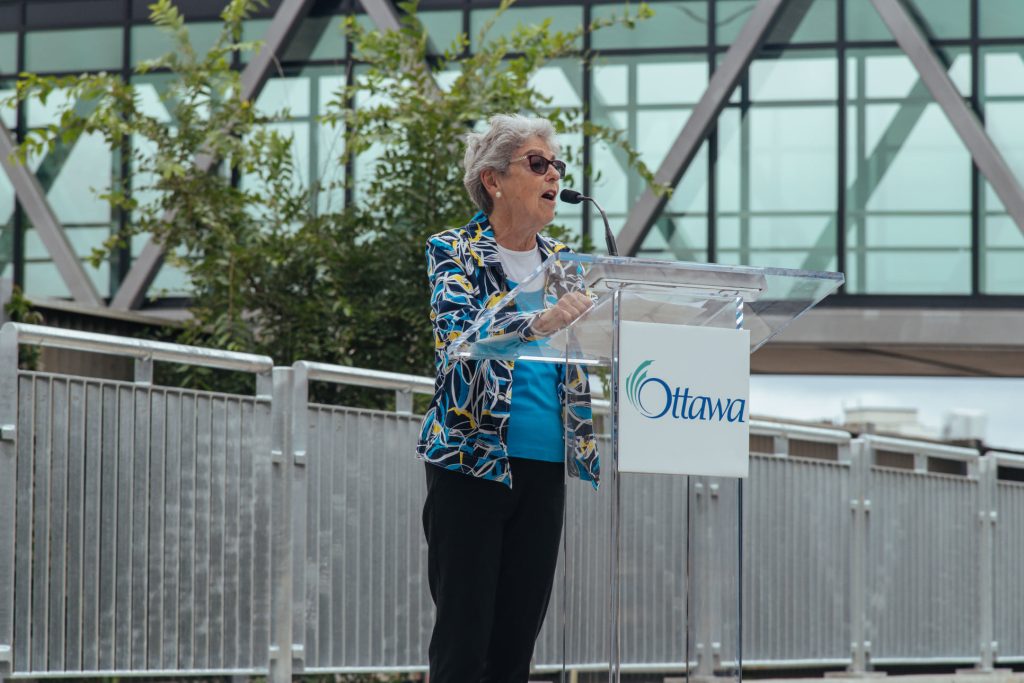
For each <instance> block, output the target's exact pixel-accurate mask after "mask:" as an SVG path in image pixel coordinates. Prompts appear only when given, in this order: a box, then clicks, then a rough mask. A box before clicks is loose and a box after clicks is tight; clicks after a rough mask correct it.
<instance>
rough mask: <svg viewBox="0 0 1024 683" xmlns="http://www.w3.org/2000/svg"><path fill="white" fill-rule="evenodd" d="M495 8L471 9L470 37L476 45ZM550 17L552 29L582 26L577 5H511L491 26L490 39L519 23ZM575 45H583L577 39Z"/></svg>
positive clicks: (581, 17) (572, 28)
mask: <svg viewBox="0 0 1024 683" xmlns="http://www.w3.org/2000/svg"><path fill="white" fill-rule="evenodd" d="M496 14H497V10H473V12H472V13H471V14H470V34H471V36H470V39H471V40H472V44H473V46H474V47H477V44H478V39H479V33H480V30H481V29H482V28H483V27H484V25H485V24H486V23H487V22H488V21H490V20H491V19H493V18H494V16H495V15H496ZM547 19H551V30H552V31H566V32H568V31H574V30H576V29H579V28H580V27H581V26H583V8H582V7H579V6H557V7H513V8H512V9H509V10H507V11H505V12H504V13H503V14H502V15H501V17H499V18H498V19H497V20H496V21H495V23H494V26H493V27H491V29H490V32H489V34H488V35H489V36H490V37H491V39H494V38H497V37H499V36H507V35H510V34H511V33H512V32H513V31H514V30H515V29H516V27H517V26H519V25H521V24H522V25H527V26H529V25H535V24H540V23H542V22H543V21H545V20H547ZM577 45H578V46H579V47H582V46H583V41H582V40H578V41H577Z"/></svg>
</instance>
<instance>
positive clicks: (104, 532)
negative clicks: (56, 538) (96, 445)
mask: <svg viewBox="0 0 1024 683" xmlns="http://www.w3.org/2000/svg"><path fill="white" fill-rule="evenodd" d="M102 402H103V428H102V432H101V434H100V439H101V450H102V453H101V457H102V459H103V466H102V477H101V482H100V488H101V491H102V494H101V502H100V555H99V559H100V563H99V583H100V591H99V597H100V599H99V652H98V660H99V661H98V668H99V669H100V670H101V671H110V670H112V669H113V668H114V656H115V651H116V649H117V633H116V621H117V618H116V613H115V600H116V597H117V512H118V511H117V508H118V503H119V497H118V491H119V490H120V488H119V487H118V471H117V470H118V448H117V436H118V434H119V432H120V420H121V416H120V412H119V411H118V391H117V387H116V386H113V385H110V384H104V385H103V388H102Z"/></svg>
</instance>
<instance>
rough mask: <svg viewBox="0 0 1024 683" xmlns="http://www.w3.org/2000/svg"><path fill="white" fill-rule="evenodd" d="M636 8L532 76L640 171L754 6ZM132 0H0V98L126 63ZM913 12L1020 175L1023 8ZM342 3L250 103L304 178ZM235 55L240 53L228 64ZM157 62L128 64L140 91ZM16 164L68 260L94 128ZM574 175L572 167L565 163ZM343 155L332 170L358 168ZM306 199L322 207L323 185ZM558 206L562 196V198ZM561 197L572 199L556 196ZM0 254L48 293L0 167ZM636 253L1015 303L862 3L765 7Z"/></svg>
mask: <svg viewBox="0 0 1024 683" xmlns="http://www.w3.org/2000/svg"><path fill="white" fill-rule="evenodd" d="M177 4H178V5H179V7H180V8H181V10H182V12H183V13H184V14H185V16H186V17H188V18H189V19H190V20H191V23H190V27H191V32H192V36H193V39H194V41H195V42H196V44H197V45H198V46H200V47H202V46H203V45H204V44H209V43H210V42H212V40H213V38H214V36H215V32H216V30H217V28H218V22H217V21H216V14H217V11H218V10H219V8H220V6H222V4H223V3H220V2H213V1H203V2H201V1H199V0H182V1H181V2H178V3H177ZM649 4H650V6H651V7H652V8H653V9H654V11H655V17H654V19H651V20H648V21H641V22H639V23H638V24H637V26H636V28H635V29H633V30H629V29H626V28H619V27H615V28H609V29H603V30H600V31H598V32H595V33H593V34H587V35H585V36H584V38H583V39H582V41H581V43H580V49H581V50H594V51H596V52H597V57H596V58H595V59H594V60H592V62H590V63H588V64H586V65H584V64H582V63H581V62H580V61H579V60H565V61H564V62H559V63H556V64H552V65H549V66H547V67H545V68H544V69H543V70H542V71H541V73H539V74H538V76H537V85H538V86H539V87H540V88H541V89H542V90H543V91H544V92H546V93H547V94H549V95H550V96H551V97H552V98H553V105H554V106H575V107H581V106H583V105H586V112H587V114H586V115H587V116H590V117H592V118H593V119H594V120H596V121H600V122H602V123H607V124H611V125H613V126H615V127H617V128H621V129H623V130H624V131H626V133H627V136H628V139H629V141H630V142H631V143H632V144H633V145H634V146H635V147H636V148H637V149H638V150H639V151H640V152H641V155H642V158H643V159H644V161H645V162H646V163H647V164H648V165H649V166H651V167H652V169H656V168H657V167H658V166H659V164H661V162H662V161H663V159H664V157H665V154H666V152H667V151H668V149H669V147H670V146H671V145H672V143H673V142H674V141H675V139H676V137H677V136H678V134H679V132H680V131H681V130H682V127H683V125H684V123H685V122H686V120H687V118H688V117H689V116H690V114H691V113H692V111H693V108H694V106H695V105H696V104H697V102H698V101H699V100H700V98H701V95H702V94H703V92H704V90H705V89H706V87H707V85H708V81H709V77H710V74H711V72H712V70H713V69H714V68H715V66H716V65H717V64H718V63H719V62H720V61H721V60H722V58H723V56H724V54H725V51H726V50H727V49H728V48H729V46H730V44H731V43H732V41H733V40H735V39H736V37H737V36H738V34H739V32H740V29H741V28H742V26H743V24H744V22H745V21H746V19H747V18H748V17H749V16H750V13H751V10H752V9H753V7H754V5H755V4H756V2H755V0H665V1H658V0H654V1H652V2H650V3H649ZM146 5H147V2H145V1H144V0H20V1H14V2H11V1H8V2H0V92H2V94H9V92H10V89H11V87H12V86H13V82H14V80H15V78H16V75H17V73H19V72H21V71H33V72H37V73H47V74H61V73H78V72H81V71H83V70H107V71H117V72H121V73H123V74H124V75H125V76H126V77H129V76H131V68H132V66H133V65H134V64H135V63H137V62H138V61H139V60H141V59H146V58H150V57H153V56H156V55H158V54H160V53H161V52H162V51H163V50H165V49H166V48H167V47H168V43H167V42H166V39H165V38H164V37H163V36H162V35H160V33H159V32H158V31H157V30H156V29H154V28H153V27H151V26H150V25H149V24H148V21H147V16H148V9H147V8H146ZM276 5H277V3H273V2H272V3H271V5H270V7H268V8H266V9H265V10H263V11H261V13H260V14H259V15H258V16H257V17H255V18H253V19H252V20H250V21H249V22H248V24H247V26H246V36H245V37H246V38H260V37H261V36H262V35H263V33H264V32H265V31H266V29H267V26H268V25H269V23H270V20H271V17H272V16H273V12H274V10H275V8H276ZM907 5H908V7H909V8H910V9H911V10H912V11H913V14H914V18H915V20H916V21H917V22H918V24H919V25H920V27H921V28H922V29H923V31H924V32H925V34H926V35H927V36H928V37H929V39H930V40H931V42H932V46H933V47H934V48H935V50H936V52H937V53H938V54H939V56H940V58H941V59H942V60H943V62H944V63H945V65H946V67H947V69H948V73H949V76H950V78H951V79H952V81H953V82H954V83H955V85H956V86H957V88H958V89H959V91H960V93H961V95H962V96H963V97H964V99H965V101H966V102H967V103H968V104H969V105H970V106H971V107H972V108H973V109H974V111H975V112H976V113H977V114H978V116H979V118H980V119H981V120H982V122H983V124H984V127H985V130H986V131H987V133H988V135H989V136H990V138H991V139H992V141H993V142H994V143H995V145H996V147H997V148H998V149H999V150H1000V151H1001V152H1002V154H1003V156H1004V158H1005V159H1006V161H1007V163H1008V164H1009V165H1010V167H1011V169H1012V170H1013V171H1014V173H1015V175H1016V177H1017V179H1018V181H1020V180H1024V126H1021V125H1019V122H1020V121H1021V120H1024V2H1020V0H942V1H941V2H940V1H936V0H909V2H908V3H907ZM496 6H497V2H482V1H478V0H472V1H470V0H451V1H444V0H423V1H422V2H421V4H420V9H421V17H422V19H423V20H424V22H425V25H426V26H427V28H428V31H429V32H430V35H431V39H432V41H433V44H434V45H436V46H440V47H444V46H447V45H448V44H450V42H451V41H452V39H453V38H454V37H455V36H456V34H457V33H458V32H459V31H467V32H470V33H471V35H474V36H475V34H476V32H477V31H478V30H479V28H480V26H481V25H482V23H483V22H485V21H486V20H487V19H489V18H490V17H492V16H493V14H494V12H495V7H496ZM622 9H623V3H621V2H614V3H608V2H597V1H586V2H573V3H560V2H531V1H530V0H520V2H518V3H517V4H516V5H515V6H514V8H513V9H511V10H510V11H509V12H507V14H506V15H505V16H503V17H502V18H501V19H500V20H499V21H498V23H497V25H496V26H495V29H494V30H495V31H497V32H501V31H505V30H508V29H509V28H511V27H512V26H514V25H515V24H516V23H518V22H526V23H529V22H538V21H541V20H543V19H547V18H550V19H551V20H552V26H553V27H554V28H562V29H572V28H576V27H578V26H581V25H587V24H588V23H589V22H590V21H592V20H594V19H598V18H601V17H607V16H610V15H612V14H616V13H617V14H621V12H622ZM359 11H361V10H360V6H359V4H358V3H357V2H353V1H352V0H331V1H322V2H318V3H316V4H315V6H314V9H313V10H312V12H311V13H310V15H309V16H308V17H307V18H306V19H305V20H304V22H303V25H302V26H301V27H300V29H299V30H298V32H297V34H296V36H295V38H294V39H293V40H292V41H291V43H290V44H289V46H288V48H287V50H286V51H285V52H284V54H283V55H282V56H281V57H282V58H281V60H280V72H278V73H277V74H276V75H275V76H274V77H273V78H271V80H270V81H269V82H268V83H267V85H266V87H265V88H264V89H263V91H262V94H261V95H260V98H259V105H260V106H261V107H265V108H267V109H268V110H275V111H276V110H279V109H281V108H284V107H287V108H288V109H289V111H290V116H291V118H290V120H289V121H288V122H286V123H281V124H278V125H280V126H281V127H282V129H284V130H287V131H288V132H290V133H291V134H292V135H293V136H294V141H295V154H296V157H297V159H298V160H299V162H300V164H301V165H300V168H302V169H305V172H306V173H308V176H309V177H310V178H314V177H324V176H325V175H327V176H330V175H338V174H343V173H345V172H346V169H344V168H342V167H341V165H340V163H339V161H338V159H339V154H340V149H341V142H340V141H339V140H338V139H336V134H335V133H333V132H332V131H329V130H328V129H326V128H324V127H322V126H320V124H319V123H318V122H317V115H318V114H320V113H322V112H324V110H325V107H326V104H327V102H328V101H329V100H330V98H331V96H332V94H333V92H334V91H335V90H336V89H337V87H338V86H339V85H340V84H341V83H342V82H343V79H344V78H345V73H346V67H347V62H348V60H349V59H350V46H348V45H346V43H345V40H344V38H343V37H342V35H341V31H340V27H339V25H340V19H341V17H342V16H343V15H345V14H346V13H350V12H357V13H358V12H359ZM239 67H240V68H241V67H244V64H239ZM165 78H166V76H161V75H160V74H153V75H148V76H146V77H145V78H143V79H139V81H138V85H139V86H140V88H141V93H142V97H143V101H144V102H146V106H149V107H152V109H151V111H152V112H154V113H160V110H161V108H162V104H161V103H160V101H159V99H158V98H157V97H156V93H157V92H158V91H159V89H160V88H161V82H162V80H163V79H165ZM56 104H57V103H55V102H54V101H52V100H51V102H50V103H49V106H46V107H42V106H38V105H32V104H30V105H25V106H23V107H21V108H19V109H18V110H17V111H14V110H10V111H3V112H0V116H2V117H3V121H4V123H5V124H6V125H7V126H8V127H9V128H10V129H11V130H15V131H24V130H26V129H30V128H32V127H35V126H41V125H46V124H48V123H50V122H52V121H53V117H54V111H55V105H56ZM564 142H566V143H568V144H577V145H582V146H583V147H584V149H585V151H584V154H583V155H582V157H583V159H585V160H587V161H589V163H590V164H591V165H592V166H593V168H594V169H595V170H596V171H598V172H599V173H598V174H597V175H595V176H594V177H591V178H586V179H583V180H582V182H581V183H579V184H582V185H584V187H583V188H581V189H583V190H584V191H585V192H587V193H589V194H592V195H594V196H595V197H597V198H598V199H599V201H601V203H602V204H603V205H604V206H605V207H606V209H607V210H608V213H609V218H610V220H611V222H612V225H613V228H615V229H618V228H620V227H621V226H622V225H623V224H624V222H625V220H626V217H627V215H628V214H629V211H630V208H631V207H632V206H633V204H634V203H635V201H636V200H637V198H638V197H639V196H640V194H641V192H642V190H643V184H642V182H641V180H640V178H639V177H638V176H637V175H636V174H635V173H633V172H630V171H629V170H628V165H627V164H626V163H625V160H624V157H623V155H622V154H621V153H617V151H616V150H612V149H609V148H607V147H605V146H603V145H600V144H596V143H595V144H590V141H589V140H566V141H564ZM30 163H31V167H32V170H33V171H34V172H35V173H36V175H37V177H38V178H39V180H40V183H41V185H42V186H43V188H44V190H45V191H46V194H47V197H48V199H49V202H50V204H51V205H52V207H53V209H54V211H55V212H56V214H57V217H58V219H59V220H60V221H61V223H62V224H63V225H64V227H65V229H66V232H67V234H68V236H69V238H70V241H71V243H72V245H73V247H74V248H75V250H76V252H77V253H78V254H79V255H81V256H83V257H85V256H87V255H88V254H89V253H90V252H91V250H92V249H93V248H94V247H97V246H99V245H100V243H102V241H103V240H104V239H106V237H108V236H109V235H110V233H111V231H116V230H118V229H119V225H120V224H121V221H123V220H125V218H124V217H122V216H115V215H112V214H111V211H110V209H109V207H107V205H106V204H105V202H103V201H102V200H99V199H97V198H96V194H95V190H101V189H102V188H103V186H104V185H105V184H109V182H110V180H111V178H113V177H114V175H115V174H118V173H123V172H125V169H123V168H122V167H121V164H120V160H119V159H117V158H116V157H115V155H111V153H110V152H109V151H108V150H106V149H105V147H104V145H103V144H102V141H101V140H98V139H92V138H88V137H87V138H84V139H82V140H80V141H79V142H78V143H77V144H75V145H74V146H73V147H71V148H69V149H60V148H58V149H56V150H54V151H53V152H51V153H50V154H47V155H46V156H45V157H42V158H36V159H32V160H31V162H30ZM579 170H580V169H577V175H576V177H577V178H581V177H582V174H581V173H579ZM359 171H360V164H356V166H355V168H352V169H348V172H350V173H354V174H355V175H356V177H357V178H358V175H359ZM322 201H324V202H332V201H342V198H340V197H325V198H323V199H322ZM574 208H575V207H574ZM564 209H565V210H564V211H561V212H560V217H561V219H562V221H563V222H564V223H566V224H568V225H569V226H571V227H572V228H573V229H575V230H578V231H580V232H583V233H587V234H591V233H592V234H593V235H595V236H597V239H595V240H594V244H595V245H602V244H603V240H601V239H600V217H599V216H597V215H596V214H590V215H585V214H580V213H576V214H573V213H571V210H570V207H568V206H566V207H564ZM576 211H577V212H578V211H579V209H578V208H576ZM0 226H2V230H3V232H2V234H0V265H2V268H3V270H2V274H3V276H4V277H13V278H14V279H15V280H16V281H17V282H18V283H20V284H22V285H23V287H24V288H25V290H26V291H27V292H28V293H29V294H30V295H33V294H34V295H39V296H57V297H60V296H67V290H66V289H65V288H64V285H63V283H62V281H61V279H60V278H59V277H58V276H57V273H56V270H55V267H54V266H53V264H52V263H51V261H50V260H49V257H48V255H47V252H46V250H45V249H44V248H43V246H42V244H41V242H40V240H39V238H38V236H37V235H36V234H35V231H34V229H33V226H32V225H31V224H29V222H28V221H27V220H26V218H25V217H24V216H23V215H22V214H21V213H20V212H19V211H17V202H16V201H15V197H14V192H13V190H12V188H11V185H10V183H9V182H8V179H7V178H6V177H5V176H3V175H0ZM142 246H143V240H142V239H139V238H136V239H135V240H133V243H132V244H131V245H130V247H128V248H126V249H125V250H124V251H123V253H120V254H118V255H117V256H116V257H115V258H114V259H112V260H111V261H110V262H109V263H105V264H103V265H102V266H101V267H100V268H92V267H90V266H87V271H88V272H89V274H90V276H91V277H92V278H93V280H94V283H95V285H96V287H97V288H98V289H99V291H100V293H101V295H103V296H106V297H109V296H111V295H112V294H113V292H114V291H115V290H116V288H117V286H118V283H119V282H120V280H121V279H122V278H123V277H124V275H125V274H126V273H127V270H128V268H129V267H130V265H131V260H132V258H134V256H136V255H137V254H138V253H139V251H140V250H141V248H142ZM639 253H640V254H643V255H649V256H655V257H663V258H672V259H678V260H688V261H714V262H719V263H724V264H750V265H755V266H782V267H788V268H806V269H812V270H841V271H843V272H844V273H846V276H847V285H846V287H845V290H844V292H843V293H842V294H840V295H838V296H837V297H834V301H835V303H840V302H842V301H846V302H856V301H864V302H871V303H872V305H875V304H876V303H880V304H883V305H884V303H885V302H902V303H906V302H927V301H954V302H955V301H963V302H965V303H968V304H981V303H983V302H1001V303H1004V304H1005V303H1010V304H1012V305H1019V304H1020V303H1021V302H1024V299H1022V298H1020V297H1022V296H1024V232H1022V230H1021V229H1020V228H1019V227H1018V226H1017V225H1016V224H1015V223H1014V221H1013V220H1012V219H1011V218H1010V217H1009V215H1008V214H1007V212H1006V211H1005V210H1004V208H1003V206H1002V204H1001V202H1000V201H999V199H998V198H997V197H996V195H995V193H994V192H993V191H992V189H991V187H990V186H989V184H988V183H987V182H986V180H985V179H984V177H983V176H981V175H980V174H979V173H978V171H977V170H976V168H975V167H974V165H973V164H972V161H971V157H970V154H969V153H968V151H967V148H966V147H965V145H964V144H963V142H962V141H961V140H960V138H959V137H958V135H957V133H956V132H955V131H954V129H953V127H952V125H951V124H950V122H949V120H948V119H947V118H946V116H945V115H944V113H943V111H942V110H941V109H940V107H939V105H938V104H937V103H936V102H935V101H934V100H933V98H932V96H931V94H930V93H929V91H928V90H927V88H925V86H924V84H923V82H922V81H921V79H920V77H919V75H918V73H917V71H916V70H915V68H914V66H913V65H912V64H911V62H910V60H909V59H908V57H907V56H906V55H905V54H904V53H903V52H902V51H901V50H900V49H899V48H898V47H897V45H896V42H895V40H894V39H893V37H892V36H891V35H890V34H889V32H888V30H887V28H886V26H885V24H884V23H883V22H882V20H881V19H880V17H879V15H878V14H877V12H876V11H875V9H874V7H873V6H872V4H871V2H870V0H807V1H806V2H789V3H785V9H784V10H783V11H782V12H781V15H780V17H779V18H778V20H777V21H776V22H775V24H773V28H772V29H771V32H770V33H769V35H768V37H767V39H766V41H765V42H764V44H763V45H762V47H761V48H760V49H759V50H758V52H757V53H756V55H755V57H754V59H753V60H752V62H751V64H750V66H749V68H748V69H747V71H746V73H745V75H744V77H743V79H742V81H741V83H740V84H739V87H738V88H737V89H736V91H735V92H734V93H733V96H732V98H731V99H730V101H729V102H728V104H727V105H726V107H725V109H724V110H723V111H722V113H721V115H720V116H719V118H718V123H717V126H716V127H715V128H714V130H713V131H712V133H711V134H710V136H709V137H708V139H707V141H706V142H705V143H704V144H703V145H702V147H701V149H700V151H699V153H698V154H697V156H696V157H695V158H694V160H693V162H692V163H691V164H690V166H689V168H688V169H687V171H686V173H685V174H684V176H683V178H682V181H681V182H680V183H679V185H678V186H677V188H676V189H675V192H674V194H673V195H672V197H671V199H670V200H669V201H668V203H667V205H666V207H665V209H664V210H663V211H662V213H661V215H660V216H659V217H658V219H657V221H656V223H655V225H654V227H653V229H652V230H651V231H650V233H649V234H648V235H647V236H646V238H645V239H644V241H643V243H642V245H641V246H640V249H639ZM150 291H151V293H155V292H161V291H162V292H166V293H167V294H169V295H171V296H175V295H179V296H187V292H188V286H187V283H186V282H185V281H184V279H183V278H182V277H181V275H180V274H179V273H176V272H174V271H173V270H172V269H170V268H166V267H165V268H164V270H163V271H161V273H160V275H159V277H158V278H157V280H156V281H155V282H154V284H153V287H152V288H151V290H150Z"/></svg>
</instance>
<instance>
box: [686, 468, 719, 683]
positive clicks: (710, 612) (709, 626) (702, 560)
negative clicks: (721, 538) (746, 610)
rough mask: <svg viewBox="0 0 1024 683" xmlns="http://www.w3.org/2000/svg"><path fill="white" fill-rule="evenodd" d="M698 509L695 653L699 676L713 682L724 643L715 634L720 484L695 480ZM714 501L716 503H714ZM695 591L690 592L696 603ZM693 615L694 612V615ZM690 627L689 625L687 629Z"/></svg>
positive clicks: (694, 520) (693, 528) (694, 524)
mask: <svg viewBox="0 0 1024 683" xmlns="http://www.w3.org/2000/svg"><path fill="white" fill-rule="evenodd" d="M693 481H694V485H693V490H694V496H695V498H696V500H695V503H696V504H695V505H694V506H693V508H692V510H693V512H694V514H693V515H692V517H691V518H690V521H689V530H688V533H690V538H691V539H692V540H694V541H696V542H695V543H692V544H691V545H690V553H692V554H696V556H697V563H696V567H697V571H696V576H695V577H691V582H690V585H691V586H694V587H695V588H696V591H697V592H698V593H699V594H700V597H699V600H697V602H696V604H695V607H696V609H695V610H694V611H695V612H696V613H697V619H696V621H697V635H696V643H695V648H694V649H695V650H696V655H697V669H696V671H695V672H694V674H695V675H696V676H700V677H702V678H711V677H712V676H714V675H715V668H716V667H717V666H718V664H719V660H720V659H721V639H720V638H719V637H716V634H717V633H718V632H719V631H720V628H721V615H720V614H719V612H720V610H721V588H722V585H721V581H719V580H718V577H719V576H720V571H719V570H720V567H716V566H715V565H716V560H717V557H718V555H717V553H716V552H715V532H714V524H713V518H714V514H713V512H712V505H713V504H714V502H717V499H718V494H719V485H718V482H717V481H715V480H712V479H709V478H707V477H694V478H693ZM712 499H714V502H713V500H712ZM693 594H694V591H689V597H690V599H693ZM691 614H692V612H691ZM687 627H689V625H687Z"/></svg>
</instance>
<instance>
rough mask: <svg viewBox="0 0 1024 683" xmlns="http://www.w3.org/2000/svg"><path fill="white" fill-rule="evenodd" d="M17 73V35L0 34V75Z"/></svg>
mask: <svg viewBox="0 0 1024 683" xmlns="http://www.w3.org/2000/svg"><path fill="white" fill-rule="evenodd" d="M17 72H18V34H17V33H0V74H15V73H17Z"/></svg>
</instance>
